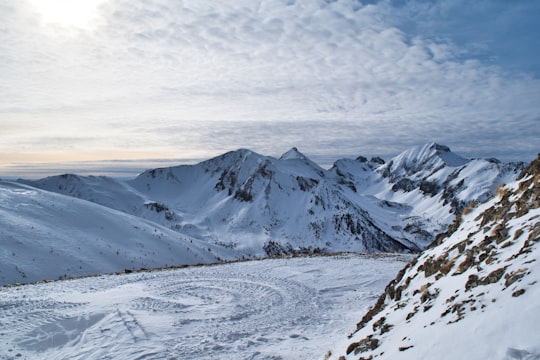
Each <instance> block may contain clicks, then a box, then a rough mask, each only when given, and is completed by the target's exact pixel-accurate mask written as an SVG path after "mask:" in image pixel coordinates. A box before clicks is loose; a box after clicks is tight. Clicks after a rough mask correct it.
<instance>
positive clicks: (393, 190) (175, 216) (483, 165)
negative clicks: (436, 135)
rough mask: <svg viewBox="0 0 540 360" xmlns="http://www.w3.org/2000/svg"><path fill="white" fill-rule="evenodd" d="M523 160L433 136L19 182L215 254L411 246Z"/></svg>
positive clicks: (419, 245)
mask: <svg viewBox="0 0 540 360" xmlns="http://www.w3.org/2000/svg"><path fill="white" fill-rule="evenodd" d="M521 168H522V165H521V164H502V163H500V162H498V161H496V160H481V159H476V160H466V159H464V158H462V157H460V156H459V155H456V154H454V153H452V152H451V151H450V150H449V149H448V148H447V147H445V146H441V145H438V144H435V143H430V144H426V145H424V146H419V147H416V148H413V149H410V150H407V151H405V152H404V153H402V154H400V155H398V156H397V157H395V158H393V159H391V160H390V161H389V162H388V163H385V162H384V160H382V159H380V158H372V159H371V160H367V158H364V157H362V156H360V157H358V158H357V159H356V160H353V159H342V160H339V161H337V162H336V163H335V164H334V166H333V167H332V168H331V169H328V170H327V169H323V168H321V167H320V166H319V165H317V164H315V163H314V162H313V161H311V160H310V159H308V158H307V157H306V156H305V155H304V154H302V153H300V152H299V151H298V150H297V149H296V148H293V149H291V150H289V151H288V152H286V153H285V154H283V156H281V157H280V158H279V159H278V158H273V157H269V156H263V155H260V154H257V153H255V152H252V151H250V150H246V149H240V150H237V151H232V152H228V153H226V154H223V155H221V156H218V157H216V158H213V159H210V160H207V161H204V162H201V163H199V164H196V165H182V166H176V167H169V168H160V169H153V170H148V171H145V172H143V173H142V174H140V175H139V176H137V177H136V178H134V179H132V180H129V181H118V180H115V179H112V178H108V177H96V176H77V175H69V174H66V175H60V176H53V177H48V178H45V179H41V180H37V181H25V180H20V181H19V182H20V183H24V184H26V185H27V186H32V187H33V188H34V190H37V189H36V188H39V189H43V190H47V191H50V192H55V193H58V194H61V195H64V196H69V198H73V197H75V198H78V199H80V200H84V201H86V202H91V203H94V204H98V205H100V206H99V207H95V206H94V207H90V205H88V204H87V205H85V206H87V207H88V210H84V211H86V213H85V216H84V218H85V219H88V221H90V222H92V221H95V220H94V219H91V218H92V215H91V210H90V209H95V210H96V212H97V213H99V214H104V213H114V214H117V215H118V214H119V213H121V214H123V215H124V216H128V218H129V219H130V220H129V221H130V222H131V221H135V222H136V221H142V222H143V223H146V224H149V226H154V227H155V228H159V229H165V230H167V232H166V233H167V234H170V235H171V236H180V237H181V238H184V239H190V241H196V243H197V244H200V246H201V247H200V248H202V246H204V247H205V248H207V249H210V253H211V254H212V255H211V256H210V258H207V259H206V260H205V261H211V259H214V260H215V259H216V258H220V259H231V258H242V257H262V256H272V255H281V254H290V253H299V252H300V253H312V252H319V251H323V252H330V251H367V252H381V251H382V252H418V251H420V250H422V249H424V248H425V247H426V246H427V245H428V244H429V243H430V242H431V241H432V240H433V239H434V236H435V234H437V233H439V232H441V231H444V230H446V228H447V226H448V225H449V224H451V223H452V221H453V220H454V218H455V214H456V213H457V212H459V211H460V210H461V209H462V208H463V207H464V206H465V205H466V204H468V203H469V202H471V201H483V200H485V199H487V198H489V197H490V196H491V195H492V194H493V191H494V189H495V188H496V186H497V185H498V184H499V183H502V182H509V181H513V180H514V179H515V177H516V176H517V174H518V172H519V170H520V169H521ZM10 186H15V185H14V184H11V185H10ZM55 199H58V201H63V202H64V201H67V200H65V198H64V197H56V198H55ZM60 199H61V200H60ZM12 201H13V202H16V200H15V199H13V200H12ZM21 201H24V202H27V199H22V200H21ZM51 201H52V200H51ZM83 203H84V202H78V203H77V204H83ZM81 206H82V205H81ZM6 211H7V210H6ZM44 211H45V212H46V211H47V210H46V209H44ZM117 215H115V217H116V218H118V216H117ZM20 216H23V214H21V215H20ZM58 216H64V214H58ZM115 217H113V216H111V217H110V219H114V218H115ZM36 218H39V216H36ZM143 220H144V221H143ZM2 221H3V219H0V223H1V222H2ZM50 221H51V222H52V223H54V222H55V221H56V220H53V219H51V220H50ZM111 221H113V220H111ZM58 222H59V223H65V224H67V222H66V221H65V220H63V219H59V220H58ZM0 225H2V224H0ZM66 226H67V225H66ZM24 231H26V230H24ZM86 231H88V227H87V228H86ZM160 231H161V230H160ZM162 232H164V233H165V231H162ZM14 233H15V231H14ZM29 236H30V235H29ZM92 236H94V235H92ZM122 236H123V235H122ZM53 237H57V236H56V235H54V236H53ZM60 237H61V236H60ZM81 239H85V237H84V236H83V235H82V232H81V233H80V236H79V237H78V240H79V241H80V240H81ZM149 246H150V245H147V247H149ZM167 259H168V258H167ZM191 260H193V261H194V259H191ZM183 261H184V260H183V258H181V257H179V258H178V261H177V262H176V264H179V263H183ZM163 262H166V263H167V264H171V263H172V262H170V261H169V260H167V261H160V263H163ZM147 266H150V265H147Z"/></svg>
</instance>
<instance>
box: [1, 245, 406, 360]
mask: <svg viewBox="0 0 540 360" xmlns="http://www.w3.org/2000/svg"><path fill="white" fill-rule="evenodd" d="M410 259H411V257H410V256H407V255H357V254H356V255H354V254H350V255H339V256H338V255H336V256H325V257H310V258H292V259H268V260H262V261H250V262H239V263H232V264H226V265H217V266H202V267H192V268H184V269H177V270H169V271H155V272H141V273H132V274H128V275H107V276H99V277H89V278H83V279H77V280H69V281H60V282H53V283H42V284H34V285H25V286H19V287H3V288H0V329H1V330H0V359H12V358H23V359H24V358H26V359H64V358H70V359H98V358H99V359H113V358H114V359H163V358H167V359H187V358H189V359H208V358H212V359H232V358H235V359H317V358H322V357H323V356H324V354H325V353H326V351H327V350H329V349H331V348H332V347H333V345H334V341H335V339H340V338H342V337H343V335H344V334H347V333H350V332H351V331H352V330H353V329H354V326H355V324H354V321H355V319H357V318H358V317H359V316H360V315H361V314H362V313H363V311H364V310H365V309H367V307H368V306H369V305H371V304H372V303H373V301H374V300H375V299H376V298H377V296H378V294H379V293H380V292H381V291H382V290H383V288H384V287H385V286H386V284H387V283H388V281H389V280H390V279H391V278H393V277H394V276H395V274H396V273H397V272H398V271H399V270H400V269H401V268H402V267H403V266H404V265H405V263H406V262H407V261H409V260H410Z"/></svg>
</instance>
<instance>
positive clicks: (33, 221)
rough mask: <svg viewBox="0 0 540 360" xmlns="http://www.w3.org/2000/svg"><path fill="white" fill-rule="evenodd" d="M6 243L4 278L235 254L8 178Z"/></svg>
mask: <svg viewBox="0 0 540 360" xmlns="http://www.w3.org/2000/svg"><path fill="white" fill-rule="evenodd" d="M0 244H1V246H0V285H2V284H7V283H17V282H19V283H23V282H32V281H37V280H43V279H58V278H64V277H72V276H82V275H90V274H98V273H103V272H115V271H124V270H125V269H139V268H141V267H147V268H148V267H162V266H166V265H179V264H197V263H210V262H216V261H218V260H219V258H218V257H217V256H220V257H224V258H227V256H228V258H233V257H236V253H235V254H234V255H233V254H232V252H231V251H229V252H227V251H225V250H224V249H222V248H220V249H219V252H216V246H213V245H211V244H207V243H205V242H201V241H200V240H197V239H193V238H190V237H188V236H185V235H182V234H179V233H178V232H175V231H172V230H171V229H168V228H165V227H163V226H161V225H158V224H157V223H154V222H151V221H149V220H144V219H141V218H139V217H135V216H132V215H129V214H126V213H123V212H119V211H116V210H112V209H110V208H107V207H104V206H100V205H96V204H93V203H91V202H88V201H83V200H79V199H76V198H73V197H68V196H64V195H60V194H55V193H52V192H48V191H43V190H40V189H37V188H35V187H30V186H27V185H22V184H19V183H14V182H7V181H0ZM218 254H219V255H218Z"/></svg>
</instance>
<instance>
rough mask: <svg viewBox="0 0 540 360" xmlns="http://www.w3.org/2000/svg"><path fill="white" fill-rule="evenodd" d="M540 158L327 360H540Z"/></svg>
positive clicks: (391, 290)
mask: <svg viewBox="0 0 540 360" xmlns="http://www.w3.org/2000/svg"><path fill="white" fill-rule="evenodd" d="M539 241H540V155H539V156H538V157H537V159H536V160H534V161H533V162H532V163H531V164H530V165H529V166H527V167H526V168H525V169H524V171H523V172H522V173H521V175H520V176H519V178H518V180H517V181H516V182H513V183H511V184H508V185H507V186H505V187H502V186H501V187H500V188H499V189H498V190H497V196H496V198H493V199H491V200H489V201H487V202H486V203H484V204H482V205H479V206H477V207H476V208H473V207H471V208H467V209H466V210H465V211H464V212H463V216H458V217H457V219H456V221H455V223H454V224H453V225H452V226H451V227H450V228H449V229H448V231H447V232H446V233H444V234H441V235H440V236H438V237H437V239H436V240H435V242H434V243H433V244H432V245H430V247H429V249H427V250H426V251H424V252H423V253H422V254H421V255H420V256H419V257H418V258H417V259H415V260H413V261H412V262H411V263H409V264H408V265H407V266H406V267H405V268H404V269H403V270H402V271H400V272H399V274H398V275H397V277H396V278H395V279H394V280H393V281H391V282H390V283H389V284H388V286H387V287H386V289H385V292H384V293H383V294H382V295H381V296H380V297H379V299H378V301H377V302H376V304H375V305H374V306H373V307H372V308H371V309H370V310H369V311H368V312H367V313H366V314H365V315H364V317H363V318H362V320H361V321H360V322H359V323H358V325H357V330H356V331H355V332H354V333H353V334H351V335H350V337H349V339H348V340H345V341H344V342H343V343H342V344H341V345H340V346H338V347H337V350H334V351H332V353H331V354H329V356H328V357H327V358H338V357H339V359H359V358H360V359H376V358H381V359H463V358H469V359H538V358H540V347H539V342H538V324H539V323H540V304H539V302H538V298H539V297H540V287H539V286H538V282H539V281H540V264H539V263H538V261H537V260H538V258H539V257H540V246H539Z"/></svg>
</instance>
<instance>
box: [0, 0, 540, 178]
mask: <svg viewBox="0 0 540 360" xmlns="http://www.w3.org/2000/svg"><path fill="white" fill-rule="evenodd" d="M538 19H540V1H537V0H523V1H519V0H516V1H507V0H475V1H469V0H441V1H428V0H418V1H405V0H395V1H390V0H388V1H385V0H382V1H356V0H337V1H330V0H327V1H323V0H212V1H200V0H79V1H78V0H16V1H14V0H0V176H3V177H13V176H23V177H35V176H38V175H47V174H49V173H57V172H66V171H73V172H80V173H87V172H88V171H90V172H93V173H108V174H117V175H118V176H120V175H129V174H130V171H139V170H141V169H144V168H147V167H153V166H162V165H163V164H167V165H169V164H180V163H192V162H194V161H198V160H202V159H207V158H210V157H213V156H216V155H219V154H221V153H223V152H226V151H229V150H235V149H238V148H249V149H251V150H254V151H257V152H259V153H262V154H264V155H271V156H279V155H280V154H281V153H284V152H285V151H287V150H288V149H289V148H291V147H293V146H296V147H298V148H299V150H300V151H302V152H303V153H305V154H306V155H308V156H309V157H311V158H312V159H313V160H315V161H316V162H319V163H320V164H321V165H328V164H331V163H332V162H333V161H334V160H337V159H339V158H342V157H356V156H358V155H365V156H376V155H377V156H382V157H384V158H387V159H388V158H389V157H390V156H394V155H396V154H398V153H399V152H401V151H404V150H406V149H407V148H409V147H411V146H415V145H420V144H424V143H426V142H431V141H436V142H438V143H441V144H445V145H448V146H450V147H451V148H452V150H453V151H455V152H457V153H458V154H460V155H462V156H465V157H497V158H499V159H501V160H506V161H509V160H521V161H530V160H532V159H533V158H534V156H535V155H536V153H538V152H540V146H539V145H540V60H539V59H540V21H538ZM152 159H156V160H152ZM157 159H161V160H159V161H158V160H157ZM60 162H61V163H60ZM36 174H37V175H36Z"/></svg>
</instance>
